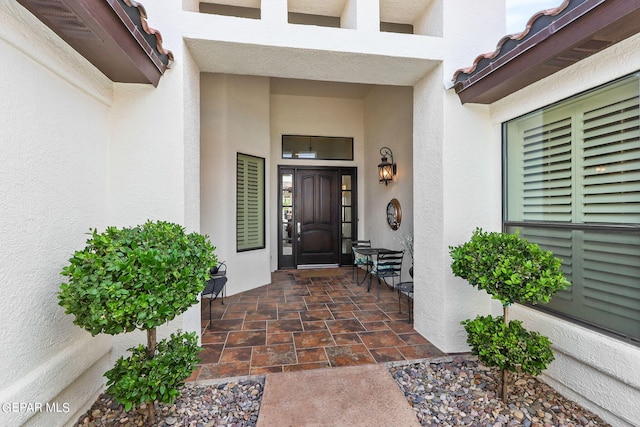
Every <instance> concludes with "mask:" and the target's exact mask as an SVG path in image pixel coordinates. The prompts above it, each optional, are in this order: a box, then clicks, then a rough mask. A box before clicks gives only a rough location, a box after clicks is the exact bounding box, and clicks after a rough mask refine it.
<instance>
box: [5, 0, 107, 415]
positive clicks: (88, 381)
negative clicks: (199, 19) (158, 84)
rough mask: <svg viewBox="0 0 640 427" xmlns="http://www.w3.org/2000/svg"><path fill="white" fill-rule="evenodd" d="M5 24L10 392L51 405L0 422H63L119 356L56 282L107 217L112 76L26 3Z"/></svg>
mask: <svg viewBox="0 0 640 427" xmlns="http://www.w3.org/2000/svg"><path fill="white" fill-rule="evenodd" d="M0 22H2V24H1V25H0V57H1V58H2V60H1V61H0V94H2V95H1V96H0V126H1V127H2V137H1V138H0V159H1V161H2V167H1V168H0V241H1V242H2V245H0V294H2V299H1V300H0V319H1V321H2V325H3V326H2V328H1V331H2V332H1V333H0V335H1V337H2V339H1V340H0V341H1V342H2V349H1V350H0V402H1V403H2V404H3V405H4V404H7V403H8V404H18V405H19V404H21V403H22V404H29V403H31V404H33V405H34V406H32V408H36V406H35V405H36V404H40V405H42V408H43V409H42V412H40V411H37V410H35V411H34V410H29V409H28V408H25V409H20V408H19V407H18V408H17V409H16V408H14V407H10V409H9V410H6V407H4V406H3V408H5V409H3V410H2V411H0V425H3V426H4V425H6V426H17V425H21V424H22V423H25V422H29V423H30V425H40V426H51V425H61V424H63V423H64V421H65V420H67V419H70V418H73V417H77V416H78V415H79V413H80V412H82V410H83V409H85V406H86V405H87V404H88V403H89V402H93V400H94V399H95V397H96V396H97V394H98V392H99V391H100V389H101V387H102V385H103V383H104V379H103V378H101V375H102V372H104V371H105V370H106V369H108V366H109V365H108V363H109V356H110V350H111V345H110V340H109V339H108V338H105V337H95V338H92V337H91V335H90V334H89V333H88V332H85V331H83V330H82V329H81V328H79V327H78V326H75V325H73V324H72V319H73V318H72V316H68V315H65V314H64V309H63V308H62V307H60V306H58V304H57V303H58V299H57V292H58V290H59V285H60V283H61V282H62V281H63V277H62V276H61V275H60V272H61V270H62V268H63V267H64V266H65V265H67V261H68V259H69V257H70V256H71V255H72V254H73V251H74V250H76V249H79V248H81V247H83V246H84V243H85V240H86V238H87V236H86V234H85V233H86V232H87V231H88V230H89V228H90V227H104V226H105V224H106V222H107V199H106V197H105V195H106V191H107V174H108V165H107V149H108V135H109V110H110V107H111V82H109V81H108V80H107V79H106V78H105V77H104V76H102V75H101V74H99V73H98V72H97V71H96V70H95V69H94V68H93V67H92V66H90V65H89V64H88V63H87V62H86V61H85V60H84V59H82V58H80V57H79V55H77V54H76V53H75V52H74V51H73V50H71V48H69V47H68V46H66V45H65V44H64V43H61V42H60V40H59V39H58V38H57V36H55V34H53V33H52V32H50V31H49V30H48V29H46V28H45V27H44V26H43V25H42V24H41V23H40V22H39V21H37V20H36V19H35V18H34V17H33V16H31V15H30V14H28V13H27V12H26V11H25V10H24V9H22V7H21V6H19V5H18V4H17V3H15V2H3V3H2V4H0ZM79 117H81V119H79ZM46 404H50V405H51V404H58V405H59V409H60V412H59V413H57V412H55V411H51V410H50V411H47V410H46ZM65 404H67V405H68V406H66V407H65V406H64V405H65Z"/></svg>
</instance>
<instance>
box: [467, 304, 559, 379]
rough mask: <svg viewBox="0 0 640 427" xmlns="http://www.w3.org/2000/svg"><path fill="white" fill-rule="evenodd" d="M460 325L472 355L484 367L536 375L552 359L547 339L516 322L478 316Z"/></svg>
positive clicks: (549, 343) (549, 342)
mask: <svg viewBox="0 0 640 427" xmlns="http://www.w3.org/2000/svg"><path fill="white" fill-rule="evenodd" d="M462 324H463V325H464V329H465V330H466V331H467V344H469V345H470V346H471V348H472V349H473V351H472V353H473V354H475V355H477V356H478V359H479V360H480V361H481V362H482V363H484V364H485V365H487V366H497V367H499V368H500V369H507V370H509V371H513V372H515V371H521V372H524V373H527V374H531V375H539V374H540V373H542V371H543V370H545V369H546V368H547V366H548V365H549V363H551V362H552V361H553V359H554V357H553V352H552V351H551V341H549V338H547V337H545V336H542V335H540V334H539V333H538V332H530V331H527V330H526V329H525V328H524V327H523V326H522V322H520V321H518V320H512V321H510V322H509V323H505V322H504V321H503V318H502V317H497V318H495V319H494V318H493V317H492V316H478V317H476V318H475V319H474V320H465V321H463V322H462Z"/></svg>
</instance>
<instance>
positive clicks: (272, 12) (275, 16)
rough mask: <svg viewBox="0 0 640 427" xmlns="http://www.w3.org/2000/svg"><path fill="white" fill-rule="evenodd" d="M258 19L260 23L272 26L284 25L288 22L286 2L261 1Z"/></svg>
mask: <svg viewBox="0 0 640 427" xmlns="http://www.w3.org/2000/svg"><path fill="white" fill-rule="evenodd" d="M261 6H262V10H261V12H260V17H261V19H262V21H264V22H269V23H273V24H278V25H282V24H286V23H287V22H288V20H289V19H288V11H289V9H288V7H287V0H269V1H263V2H262V4H261Z"/></svg>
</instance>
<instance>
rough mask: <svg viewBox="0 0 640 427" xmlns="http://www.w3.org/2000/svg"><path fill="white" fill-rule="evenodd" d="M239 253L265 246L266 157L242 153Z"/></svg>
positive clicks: (238, 175)
mask: <svg viewBox="0 0 640 427" xmlns="http://www.w3.org/2000/svg"><path fill="white" fill-rule="evenodd" d="M236 171H237V172H236V178H237V180H236V242H237V243H236V245H237V250H238V252H242V251H250V250H253V249H262V248H264V247H265V225H264V222H265V209H264V158H262V157H255V156H250V155H247V154H241V153H238V157H237V165H236Z"/></svg>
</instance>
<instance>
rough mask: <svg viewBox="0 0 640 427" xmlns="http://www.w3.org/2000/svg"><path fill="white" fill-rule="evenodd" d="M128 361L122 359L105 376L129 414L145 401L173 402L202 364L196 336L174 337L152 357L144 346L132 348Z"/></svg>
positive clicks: (108, 390)
mask: <svg viewBox="0 0 640 427" xmlns="http://www.w3.org/2000/svg"><path fill="white" fill-rule="evenodd" d="M129 351H131V352H132V354H131V356H130V357H128V358H124V357H121V358H120V359H118V360H117V361H116V364H115V366H114V367H113V368H112V369H111V370H109V371H107V372H106V373H105V376H106V377H107V379H108V381H107V386H108V389H107V392H108V393H109V394H110V395H111V396H112V397H113V398H114V399H116V400H117V401H118V402H120V403H121V404H123V405H124V406H125V409H126V410H127V411H129V410H130V409H131V408H132V407H133V406H134V405H138V404H140V403H141V402H153V401H155V400H157V401H159V402H162V403H173V401H174V400H175V399H176V397H178V395H179V392H178V389H179V388H180V387H181V386H182V385H183V384H184V379H185V378H187V377H188V376H189V375H191V372H192V371H193V369H194V368H195V366H196V364H197V363H198V362H199V359H198V357H197V355H198V352H199V351H200V347H198V337H197V336H196V334H195V333H193V332H190V333H183V334H171V337H170V338H169V339H164V340H162V341H160V342H159V343H158V348H157V351H158V352H157V354H156V355H155V356H154V357H153V358H150V357H149V354H148V353H147V348H146V347H145V346H143V345H139V346H138V347H134V348H130V349H129Z"/></svg>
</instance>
